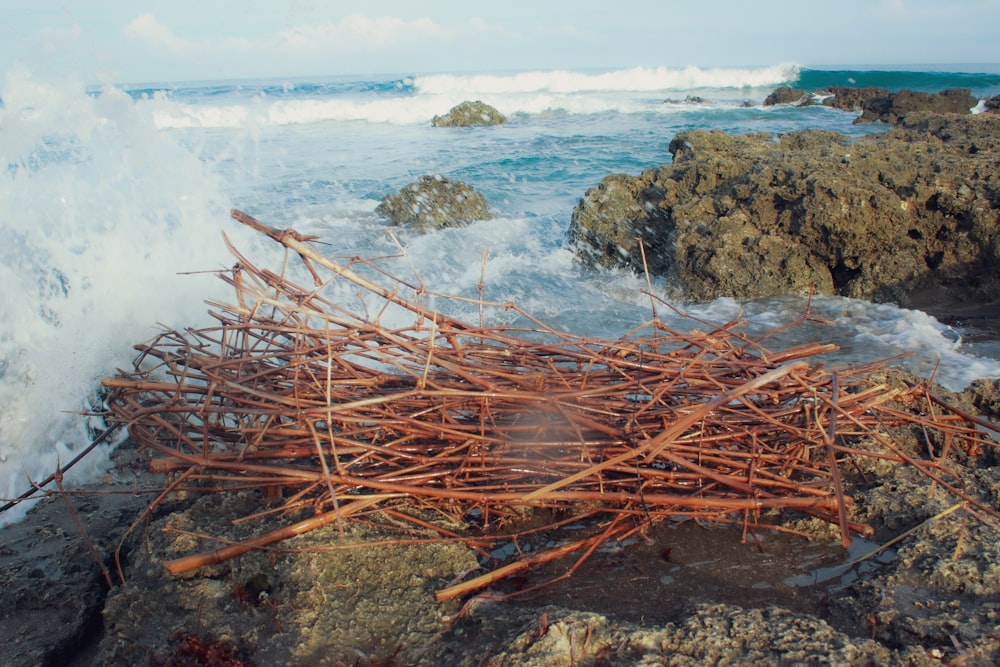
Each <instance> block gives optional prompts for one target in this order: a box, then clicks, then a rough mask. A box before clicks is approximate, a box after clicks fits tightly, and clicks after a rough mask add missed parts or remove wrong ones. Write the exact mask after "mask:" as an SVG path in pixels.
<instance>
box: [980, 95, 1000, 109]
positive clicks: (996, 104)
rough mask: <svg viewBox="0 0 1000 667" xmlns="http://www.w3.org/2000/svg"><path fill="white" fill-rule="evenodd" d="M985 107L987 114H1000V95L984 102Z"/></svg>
mask: <svg viewBox="0 0 1000 667" xmlns="http://www.w3.org/2000/svg"><path fill="white" fill-rule="evenodd" d="M983 106H984V107H985V110H986V113H1000V95H994V96H993V97H990V98H988V99H986V100H983Z"/></svg>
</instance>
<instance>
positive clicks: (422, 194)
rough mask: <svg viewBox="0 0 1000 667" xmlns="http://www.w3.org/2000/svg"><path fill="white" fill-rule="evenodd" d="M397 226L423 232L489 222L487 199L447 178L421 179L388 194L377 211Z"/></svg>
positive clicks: (424, 177)
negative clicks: (479, 221)
mask: <svg viewBox="0 0 1000 667" xmlns="http://www.w3.org/2000/svg"><path fill="white" fill-rule="evenodd" d="M375 212H376V213H378V214H379V215H383V216H385V217H387V218H388V219H389V220H390V221H391V222H392V224H394V225H405V226H408V227H412V228H413V229H416V230H417V231H420V232H426V231H430V230H432V229H441V228H443V227H462V226H464V225H467V224H469V223H472V222H475V221H477V220H489V218H490V213H489V207H488V206H487V203H486V197H484V196H483V195H482V193H480V192H478V191H476V190H475V189H474V188H473V187H472V186H470V185H467V184H465V183H463V182H461V181H453V180H451V179H448V178H445V177H444V176H440V175H435V176H421V177H420V179H419V180H418V181H416V182H415V183H410V184H409V185H407V186H406V187H404V188H403V189H402V190H400V191H399V192H398V193H396V194H390V195H387V196H386V197H385V198H384V199H383V200H382V203H381V204H379V205H378V206H377V207H376V208H375Z"/></svg>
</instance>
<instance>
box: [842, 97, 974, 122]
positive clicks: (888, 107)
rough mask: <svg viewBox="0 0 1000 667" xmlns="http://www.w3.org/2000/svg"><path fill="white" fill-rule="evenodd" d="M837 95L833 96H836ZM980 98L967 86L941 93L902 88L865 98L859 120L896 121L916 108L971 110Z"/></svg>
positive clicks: (952, 110) (951, 110)
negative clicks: (895, 91) (894, 91)
mask: <svg viewBox="0 0 1000 667" xmlns="http://www.w3.org/2000/svg"><path fill="white" fill-rule="evenodd" d="M835 98H836V96H834V99H835ZM977 103H978V100H977V99H976V98H975V97H973V96H972V94H971V93H970V92H969V89H968V88H954V89H952V90H945V91H942V92H940V93H920V92H915V91H912V90H901V91H899V92H898V93H889V94H888V95H885V96H881V97H873V98H870V99H866V100H865V102H864V106H863V109H862V111H861V116H860V117H859V118H858V119H857V121H856V122H861V123H865V122H872V121H877V120H881V121H885V122H887V123H890V124H895V123H896V122H898V121H899V120H900V119H901V118H903V117H905V116H906V115H907V114H911V113H913V112H917V111H928V112H932V113H957V114H968V113H972V108H973V107H974V106H976V104H977Z"/></svg>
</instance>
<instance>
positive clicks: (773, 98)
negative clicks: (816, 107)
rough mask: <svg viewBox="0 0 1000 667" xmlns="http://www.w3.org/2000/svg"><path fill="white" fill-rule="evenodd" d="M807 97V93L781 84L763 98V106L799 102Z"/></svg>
mask: <svg viewBox="0 0 1000 667" xmlns="http://www.w3.org/2000/svg"><path fill="white" fill-rule="evenodd" d="M808 99H809V93H807V92H806V91H804V90H799V89H798V88H792V87H790V86H782V87H781V88H777V89H776V90H775V91H774V92H773V93H771V94H770V95H768V96H767V97H765V98H764V106H766V107H772V106H775V105H777V104H801V103H802V102H805V101H806V100H808Z"/></svg>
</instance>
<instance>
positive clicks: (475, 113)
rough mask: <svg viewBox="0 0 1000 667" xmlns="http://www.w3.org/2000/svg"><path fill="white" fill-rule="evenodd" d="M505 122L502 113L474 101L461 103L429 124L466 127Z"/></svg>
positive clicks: (435, 117)
mask: <svg viewBox="0 0 1000 667" xmlns="http://www.w3.org/2000/svg"><path fill="white" fill-rule="evenodd" d="M506 122H507V117H506V116H504V115H503V114H502V113H500V112H499V111H497V110H496V109H494V108H493V107H491V106H490V105H489V104H485V103H483V102H480V101H479V100H476V101H475V102H462V103H461V104H458V105H456V106H454V107H452V108H451V110H450V111H449V112H448V113H446V114H444V115H443V116H434V118H432V119H431V124H432V125H434V127H468V126H470V125H500V124H502V123H506Z"/></svg>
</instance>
